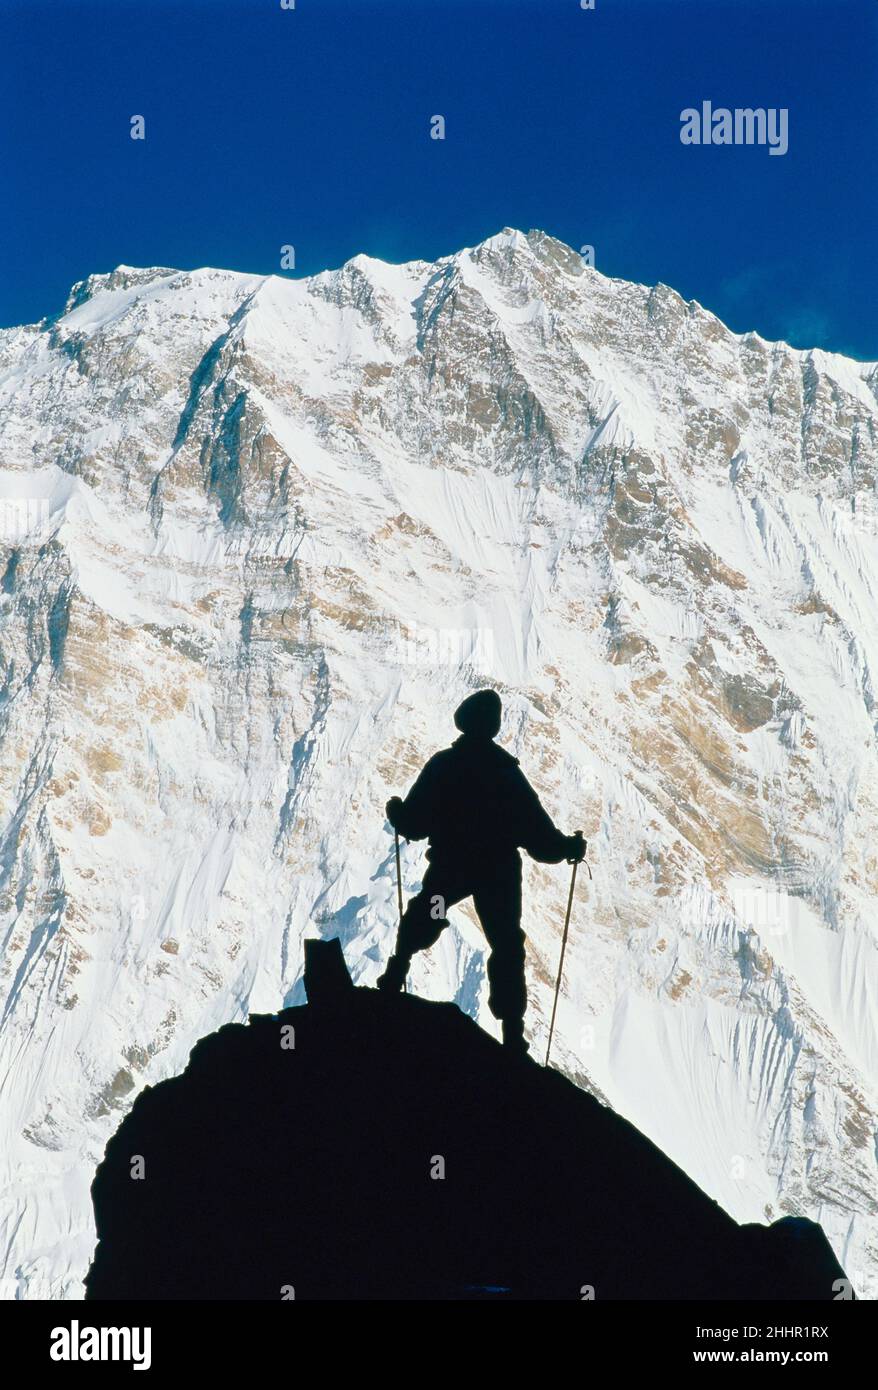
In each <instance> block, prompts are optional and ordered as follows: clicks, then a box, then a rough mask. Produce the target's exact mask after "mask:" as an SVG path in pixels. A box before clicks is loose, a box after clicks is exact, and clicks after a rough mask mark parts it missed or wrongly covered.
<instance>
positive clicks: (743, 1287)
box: [86, 989, 853, 1301]
mask: <svg viewBox="0 0 878 1390" xmlns="http://www.w3.org/2000/svg"><path fill="white" fill-rule="evenodd" d="M92 1191H93V1195H94V1206H95V1219H96V1223H97V1230H98V1236H99V1240H98V1246H97V1250H96V1252H95V1258H94V1262H93V1264H92V1267H91V1270H90V1271H89V1274H88V1278H87V1280H86V1288H87V1296H88V1297H89V1298H93V1299H150V1300H152V1299H266V1300H272V1299H274V1300H281V1299H286V1300H289V1299H292V1298H296V1299H305V1300H306V1301H307V1300H309V1299H327V1298H330V1299H352V1300H369V1299H461V1300H470V1299H493V1300H495V1301H497V1300H509V1299H562V1300H564V1299H570V1300H577V1301H579V1300H581V1299H583V1298H586V1299H595V1300H605V1299H734V1300H745V1301H749V1300H751V1299H767V1300H778V1301H788V1300H795V1299H808V1300H815V1301H827V1300H830V1299H834V1298H836V1297H837V1296H838V1291H839V1290H840V1289H843V1290H845V1291H848V1290H850V1283H849V1281H848V1279H847V1277H846V1275H845V1273H844V1271H843V1270H842V1269H841V1267H840V1266H839V1264H838V1261H837V1260H836V1259H835V1256H834V1255H833V1253H832V1251H831V1249H830V1247H829V1244H828V1243H827V1241H826V1237H825V1236H824V1235H823V1233H822V1231H821V1230H820V1228H819V1227H818V1226H816V1225H814V1224H813V1223H812V1222H809V1221H805V1220H803V1219H802V1218H796V1217H785V1218H784V1219H783V1220H782V1221H779V1222H775V1223H774V1225H772V1226H771V1227H770V1228H766V1227H764V1226H760V1225H751V1226H744V1227H741V1226H737V1225H736V1224H735V1222H734V1221H732V1219H731V1218H730V1217H729V1216H727V1215H726V1213H725V1212H723V1211H722V1209H721V1208H720V1207H719V1206H718V1205H717V1204H716V1203H715V1202H712V1201H711V1200H710V1199H709V1198H708V1197H705V1195H704V1194H703V1193H702V1192H699V1190H698V1188H697V1187H696V1186H695V1184H694V1183H693V1182H691V1181H690V1180H689V1179H688V1178H687V1177H686V1176H685V1175H684V1174H683V1173H682V1172H680V1170H679V1169H678V1168H675V1167H674V1165H673V1164H672V1163H670V1162H669V1160H668V1159H667V1158H666V1157H665V1156H664V1155H663V1154H662V1153H660V1152H659V1150H658V1149H656V1148H655V1147H654V1146H653V1145H652V1144H650V1143H649V1141H648V1140H646V1139H644V1138H643V1136H642V1135H640V1134H638V1133H637V1131H636V1130H635V1129H634V1128H633V1127H632V1126H631V1125H629V1124H628V1123H627V1122H626V1121H625V1120H623V1119H621V1118H620V1117H619V1116H618V1115H615V1114H614V1113H613V1111H612V1110H609V1109H607V1108H606V1107H604V1106H603V1105H601V1104H600V1102H599V1101H597V1100H595V1099H594V1097H593V1096H588V1095H585V1094H584V1093H583V1092H582V1091H580V1090H578V1089H577V1088H576V1087H575V1086H572V1085H571V1084H570V1082H569V1081H567V1080H565V1079H564V1078H563V1077H561V1076H559V1075H558V1074H557V1073H556V1072H552V1071H545V1070H543V1069H542V1068H541V1067H537V1066H535V1065H534V1063H533V1062H530V1061H522V1060H518V1059H516V1058H514V1057H510V1056H509V1055H508V1053H506V1052H505V1051H504V1050H503V1049H502V1048H501V1047H500V1046H499V1045H498V1044H497V1043H496V1042H495V1041H494V1040H493V1039H491V1038H489V1037H488V1036H487V1035H486V1034H485V1033H484V1032H482V1031H481V1030H480V1029H478V1028H477V1027H476V1026H475V1025H474V1024H473V1023H472V1021H471V1020H469V1019H467V1018H465V1017H464V1016H463V1015H462V1014H461V1013H460V1012H459V1011H458V1010H457V1009H456V1008H455V1007H454V1006H453V1005H448V1004H445V1005H441V1004H432V1003H428V1002H426V1001H425V1000H421V999H415V998H413V997H411V996H399V997H397V998H395V999H390V1000H388V999H387V998H386V996H385V997H381V996H379V995H378V994H377V992H376V991H372V990H364V989H358V990H353V989H351V990H348V991H347V992H346V993H344V994H342V995H341V997H339V998H338V999H337V1000H336V1001H334V1002H332V1003H331V1004H328V1003H324V1004H322V1005H320V1006H319V1007H318V1006H317V1005H316V1004H309V1005H308V1006H307V1007H305V1008H296V1009H286V1010H284V1011H283V1012H281V1013H280V1014H277V1015H276V1016H275V1017H273V1018H271V1017H261V1018H251V1020H250V1026H249V1027H247V1028H242V1027H241V1026H240V1025H238V1024H232V1025H230V1026H229V1027H226V1028H223V1029H221V1030H220V1032H219V1033H216V1034H214V1035H213V1036H212V1037H210V1038H207V1039H205V1040H204V1041H203V1042H200V1043H199V1044H198V1045H197V1047H196V1048H195V1050H194V1052H193V1054H192V1057H191V1059H190V1062H189V1065H188V1067H187V1068H186V1071H185V1072H184V1073H183V1075H182V1076H181V1077H175V1078H173V1079H172V1080H169V1081H165V1082H163V1083H162V1084H161V1085H160V1086H157V1087H155V1088H153V1087H148V1088H147V1089H146V1091H144V1092H142V1093H141V1095H140V1096H139V1097H138V1098H137V1100H136V1101H135V1103H134V1108H133V1110H132V1111H131V1113H130V1115H128V1116H127V1117H126V1119H125V1120H123V1122H122V1125H121V1126H120V1128H119V1130H118V1132H117V1133H116V1134H115V1135H114V1136H113V1138H112V1139H111V1141H110V1143H109V1145H108V1147H107V1153H106V1156H105V1158H104V1160H103V1162H102V1164H101V1166H100V1168H99V1169H98V1172H97V1176H96V1178H95V1182H94V1185H93V1189H92ZM848 1296H853V1293H852V1291H850V1293H849V1295H848Z"/></svg>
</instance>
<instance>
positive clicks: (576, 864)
mask: <svg viewBox="0 0 878 1390" xmlns="http://www.w3.org/2000/svg"><path fill="white" fill-rule="evenodd" d="M576 833H577V834H579V832H578V831H577V832H576ZM570 862H572V864H573V873H572V874H571V875H570V892H569V893H568V894H567V913H566V915H565V917H564V934H563V936H562V937H561V959H560V961H559V962H558V978H557V980H556V981H555V1000H554V1003H553V1004H552V1020H551V1022H550V1024H549V1041H548V1044H547V1046H546V1063H545V1064H546V1066H548V1065H549V1053H550V1052H551V1050H552V1034H553V1033H554V1031H555V1014H556V1012H557V1010H558V995H559V993H560V992H561V976H562V975H563V973H564V952H565V950H566V948H567V932H568V930H569V928H570V912H571V910H572V908H573V890H574V889H575V887H576V870H577V869H578V868H579V860H578V859H574V860H572V861H570V860H568V863H570ZM583 862H584V864H585V867H586V868H587V869H588V876H589V878H591V869H590V868H589V865H588V860H587V859H586V858H585V856H584V855H583Z"/></svg>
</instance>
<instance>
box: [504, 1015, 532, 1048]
mask: <svg viewBox="0 0 878 1390" xmlns="http://www.w3.org/2000/svg"><path fill="white" fill-rule="evenodd" d="M503 1046H504V1047H505V1048H506V1050H507V1052H510V1053H511V1054H512V1055H513V1056H516V1057H526V1056H527V1054H528V1052H529V1051H530V1048H529V1046H528V1044H527V1042H526V1041H525V1037H524V1019H523V1018H504V1019H503Z"/></svg>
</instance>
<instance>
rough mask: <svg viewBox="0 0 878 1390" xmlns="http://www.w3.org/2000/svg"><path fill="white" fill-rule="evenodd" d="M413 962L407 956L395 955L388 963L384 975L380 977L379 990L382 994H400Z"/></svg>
mask: <svg viewBox="0 0 878 1390" xmlns="http://www.w3.org/2000/svg"><path fill="white" fill-rule="evenodd" d="M410 965H411V960H410V959H406V957H405V956H399V955H393V956H391V957H390V960H389V961H388V962H387V965H386V967H385V970H384V974H383V975H379V976H378V981H377V983H378V988H379V989H380V990H381V993H382V994H399V991H400V990H401V989H402V987H403V985H404V984H405V977H406V975H407V974H408V973H409V966H410Z"/></svg>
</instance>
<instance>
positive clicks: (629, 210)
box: [0, 0, 878, 360]
mask: <svg viewBox="0 0 878 1390" xmlns="http://www.w3.org/2000/svg"><path fill="white" fill-rule="evenodd" d="M0 77H2V81H0V171H2V172H0V180H2V183H0V187H2V193H3V210H4V215H3V218H2V231H0V238H2V240H0V325H9V324H12V323H18V322H23V321H34V320H36V319H38V318H40V317H41V316H43V315H44V314H51V313H54V312H57V311H58V310H59V309H60V308H61V307H62V305H63V302H64V299H65V296H66V293H67V291H68V289H69V286H70V285H71V284H72V283H73V282H74V281H75V280H77V279H81V278H83V277H84V276H85V275H87V274H88V273H90V272H92V271H104V270H109V269H112V268H113V267H114V266H116V265H118V264H120V263H125V264H129V265H169V266H175V267H189V268H191V267H195V266H199V265H219V266H224V267H228V268H233V269H239V270H247V271H257V272H272V271H273V272H278V273H280V254H281V253H280V248H281V247H282V246H283V245H285V244H292V245H294V246H295V248H296V270H295V272H294V273H295V274H309V273H311V272H313V271H316V270H320V269H323V268H324V267H327V266H335V265H339V264H341V263H342V262H343V261H344V260H346V259H347V258H348V257H350V256H352V255H354V254H356V253H357V252H358V251H365V252H367V253H369V254H371V255H374V256H381V257H384V258H386V259H390V260H404V259H409V258H412V257H424V258H428V259H433V258H435V257H436V256H439V255H442V254H445V253H448V252H450V251H453V250H456V249H458V248H459V247H460V246H464V245H472V244H473V243H474V242H476V241H479V240H481V239H482V238H483V237H485V236H488V235H490V234H491V233H492V232H495V231H497V230H499V228H500V227H502V226H504V225H510V226H515V227H520V228H522V229H523V230H527V229H528V228H530V227H541V228H543V229H545V230H546V231H548V232H550V233H552V234H553V235H555V236H558V237H560V238H562V239H563V240H564V241H567V242H569V243H570V244H571V245H573V246H576V247H580V246H582V245H586V244H587V245H593V246H594V248H595V263H596V265H597V267H598V269H599V270H602V271H604V272H605V273H607V274H611V275H620V276H625V277H626V278H628V279H632V280H640V281H644V282H646V283H654V282H656V281H658V280H662V281H664V282H665V283H666V284H670V285H673V286H674V287H675V288H676V289H678V290H679V291H680V292H681V293H682V294H684V295H685V296H687V297H690V296H691V297H694V298H696V299H698V300H700V301H701V303H703V304H705V305H706V306H707V307H708V308H710V309H712V310H713V311H714V312H716V313H718V314H719V315H720V316H721V317H722V318H724V319H725V320H726V321H727V322H728V323H729V324H730V325H731V326H732V327H733V328H735V329H738V330H745V329H750V328H755V329H757V330H758V331H759V332H761V333H763V334H765V335H766V336H768V337H783V338H786V339H787V340H788V341H790V342H792V343H793V344H794V345H796V346H800V347H809V346H815V345H818V346H822V347H827V348H832V349H835V350H838V351H843V352H849V353H851V354H853V355H854V356H857V357H861V358H866V359H869V360H873V359H878V271H876V234H875V224H876V201H878V199H876V171H875V163H876V161H875V152H876V145H878V138H876V137H878V102H876V92H878V0H756V2H755V3H751V0H735V3H726V0H595V8H594V10H582V9H581V8H580V4H579V0H405V3H403V0H356V3H345V2H344V0H296V6H295V9H294V10H292V11H288V10H283V9H281V5H280V0H238V2H237V3H230V2H228V0H177V2H176V3H173V4H170V3H165V0H112V3H106V4H94V3H93V2H92V0H63V3H50V4H45V3H43V0H27V3H16V0H0ZM704 100H709V101H711V102H712V103H713V105H714V106H715V107H716V106H728V107H735V106H739V107H740V106H750V107H756V106H762V107H775V108H780V107H786V108H787V109H788V110H789V142H790V145H789V151H788V153H787V154H785V155H783V156H780V157H778V156H771V155H770V154H769V152H768V150H767V148H765V147H758V146H751V147H736V146H713V145H704V146H700V147H690V146H685V145H683V144H681V142H680V138H679V132H680V112H681V111H682V110H683V109H684V108H686V107H689V106H698V105H700V103H701V102H702V101H704ZM135 114H139V115H143V116H144V117H145V120H146V139H145V140H144V141H133V140H131V138H130V118H131V116H132V115H135ZM435 114H442V115H444V117H445V119H446V138H445V140H444V141H437V140H431V139H430V138H429V123H430V117H431V116H432V115H435Z"/></svg>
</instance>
